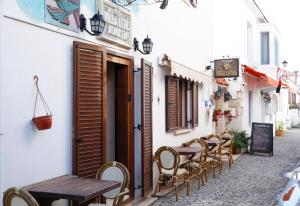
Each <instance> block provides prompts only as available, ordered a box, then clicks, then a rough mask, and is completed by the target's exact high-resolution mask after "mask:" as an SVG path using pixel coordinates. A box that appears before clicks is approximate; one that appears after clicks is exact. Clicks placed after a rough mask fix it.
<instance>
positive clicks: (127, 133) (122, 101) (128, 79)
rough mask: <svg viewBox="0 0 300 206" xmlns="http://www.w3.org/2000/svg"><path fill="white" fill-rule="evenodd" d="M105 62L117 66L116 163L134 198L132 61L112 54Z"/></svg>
mask: <svg viewBox="0 0 300 206" xmlns="http://www.w3.org/2000/svg"><path fill="white" fill-rule="evenodd" d="M107 61H109V62H113V63H116V64H117V69H116V94H115V98H116V99H115V124H116V125H115V128H116V131H115V135H116V143H115V144H116V147H115V148H116V152H115V155H116V157H115V159H116V161H119V162H121V163H122V164H124V165H125V166H126V167H127V168H128V170H129V173H130V196H131V197H134V133H133V132H134V131H133V127H134V96H133V94H134V89H133V88H134V84H133V59H131V58H130V57H126V56H125V57H124V56H120V55H118V54H115V53H112V54H110V53H109V54H108V56H107Z"/></svg>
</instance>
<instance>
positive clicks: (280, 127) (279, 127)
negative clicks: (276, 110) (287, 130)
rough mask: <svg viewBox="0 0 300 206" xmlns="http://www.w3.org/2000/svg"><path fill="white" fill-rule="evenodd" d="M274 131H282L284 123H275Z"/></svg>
mask: <svg viewBox="0 0 300 206" xmlns="http://www.w3.org/2000/svg"><path fill="white" fill-rule="evenodd" d="M276 130H279V131H284V123H283V122H281V121H280V122H278V123H277V126H276Z"/></svg>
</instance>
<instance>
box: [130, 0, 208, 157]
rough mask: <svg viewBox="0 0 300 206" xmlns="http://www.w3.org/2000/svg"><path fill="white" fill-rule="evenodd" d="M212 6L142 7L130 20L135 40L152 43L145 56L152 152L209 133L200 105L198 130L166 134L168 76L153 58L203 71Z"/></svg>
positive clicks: (137, 62) (171, 4)
mask: <svg viewBox="0 0 300 206" xmlns="http://www.w3.org/2000/svg"><path fill="white" fill-rule="evenodd" d="M212 6H213V5H212V1H209V0H205V1H201V3H199V8H198V9H194V8H191V7H187V6H186V4H184V3H183V2H182V1H169V5H168V7H167V9H166V10H160V9H158V5H154V6H147V7H143V8H142V10H141V11H140V13H139V14H138V15H137V16H135V17H134V19H133V22H134V23H133V26H134V34H135V36H136V37H137V38H138V40H140V41H142V40H143V38H145V37H146V35H147V34H149V36H150V37H151V39H152V41H153V42H154V48H153V52H152V53H151V55H149V56H145V58H146V59H147V60H150V61H151V62H152V63H153V66H154V72H153V73H154V74H153V81H154V82H153V137H154V141H153V143H154V145H153V152H154V151H156V150H157V148H159V147H160V146H162V145H170V146H176V145H180V144H181V143H183V142H185V141H188V140H190V139H192V138H196V137H199V136H200V135H204V134H208V133H211V132H212V124H211V121H209V123H206V122H205V121H204V102H199V121H200V122H199V125H200V126H199V127H197V128H196V129H195V130H194V131H193V132H192V133H188V134H185V135H179V136H174V135H173V133H166V127H165V75H167V74H168V73H167V71H166V70H165V69H163V68H160V67H159V66H158V65H157V57H158V56H159V55H160V54H162V53H166V54H167V55H169V56H170V57H171V58H172V59H173V60H175V61H179V62H180V63H182V64H184V65H186V66H188V67H191V68H193V69H195V70H198V71H204V69H205V66H206V65H209V64H210V63H209V62H210V60H211V53H212V15H213V14H212ZM154 14H155V15H154ZM135 65H136V66H137V67H139V66H140V60H139V58H136V59H135ZM158 98H159V99H160V101H158Z"/></svg>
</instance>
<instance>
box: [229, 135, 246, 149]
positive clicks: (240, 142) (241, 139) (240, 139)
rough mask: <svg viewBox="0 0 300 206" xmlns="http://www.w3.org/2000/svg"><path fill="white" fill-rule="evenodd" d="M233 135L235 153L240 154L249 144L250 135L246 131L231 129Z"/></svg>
mask: <svg viewBox="0 0 300 206" xmlns="http://www.w3.org/2000/svg"><path fill="white" fill-rule="evenodd" d="M229 133H230V134H231V135H233V154H240V153H241V152H242V151H243V150H245V149H246V148H247V146H248V135H247V133H246V131H237V130H231V131H230V132H229Z"/></svg>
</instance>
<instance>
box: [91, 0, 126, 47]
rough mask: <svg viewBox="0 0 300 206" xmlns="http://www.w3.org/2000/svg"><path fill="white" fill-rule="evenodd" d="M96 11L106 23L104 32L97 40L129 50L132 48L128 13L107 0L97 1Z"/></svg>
mask: <svg viewBox="0 0 300 206" xmlns="http://www.w3.org/2000/svg"><path fill="white" fill-rule="evenodd" d="M97 10H99V11H100V13H101V14H102V15H103V17H104V20H105V21H106V25H105V29H104V32H103V33H102V35H101V36H100V37H99V39H101V40H105V41H108V42H110V43H113V44H117V45H119V46H122V47H124V48H127V49H130V48H131V47H132V22H131V13H130V11H129V10H127V9H125V8H123V7H120V6H118V5H116V4H114V3H112V2H111V1H108V0H98V1H97Z"/></svg>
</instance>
